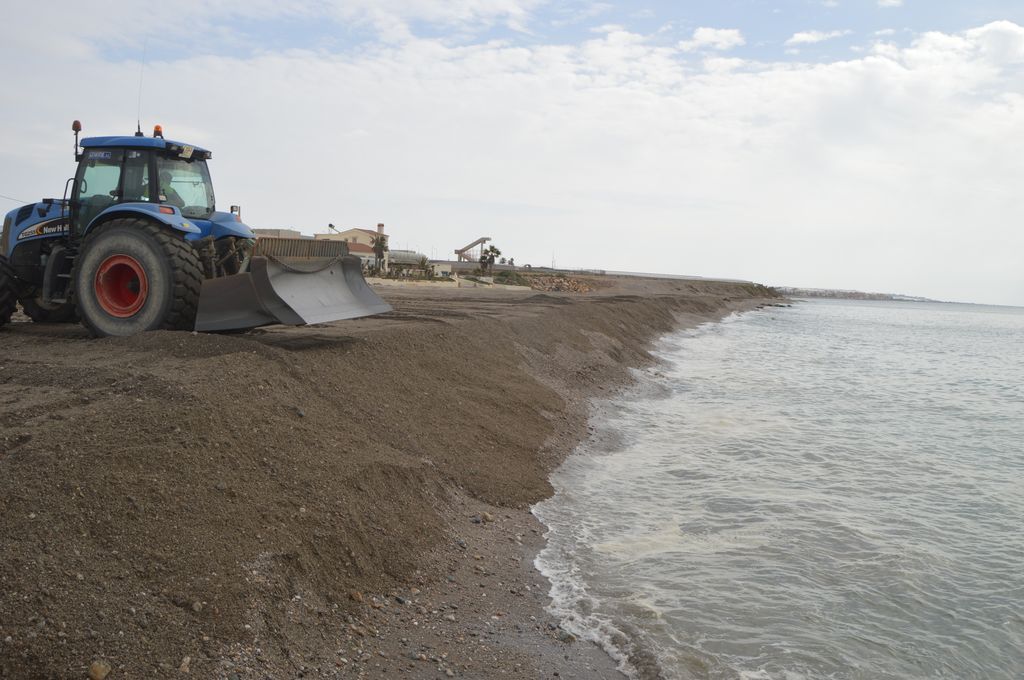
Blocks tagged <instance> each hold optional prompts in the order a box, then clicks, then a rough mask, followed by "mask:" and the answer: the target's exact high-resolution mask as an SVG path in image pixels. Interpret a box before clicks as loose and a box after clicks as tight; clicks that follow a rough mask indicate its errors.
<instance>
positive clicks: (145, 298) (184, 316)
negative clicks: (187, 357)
mask: <svg viewBox="0 0 1024 680" xmlns="http://www.w3.org/2000/svg"><path fill="white" fill-rule="evenodd" d="M202 281H203V275H202V268H201V267H200V265H199V258H198V257H197V256H196V253H195V250H193V248H192V246H190V245H189V244H188V243H186V242H185V241H184V240H183V239H182V238H181V237H180V236H178V235H177V234H175V233H174V232H172V231H171V230H169V229H167V228H165V227H160V226H157V225H156V224H153V223H152V222H149V221H147V220H144V219H135V218H122V219H116V220H111V221H110V222H107V223H106V224H103V225H101V226H99V227H97V228H96V229H95V230H94V231H92V232H90V233H89V235H88V236H87V237H86V239H85V243H83V244H82V249H81V252H80V254H79V256H78V259H77V261H76V264H75V273H74V287H75V288H74V290H75V301H76V303H77V306H78V315H79V316H80V317H81V319H82V323H83V324H84V325H85V327H86V328H88V329H89V332H90V333H92V334H93V335H94V336H96V337H101V336H105V335H135V334H136V333H142V332H144V331H150V330H156V329H167V330H192V329H193V328H194V327H195V319H196V307H197V305H198V304H199V290H200V287H201V286H202Z"/></svg>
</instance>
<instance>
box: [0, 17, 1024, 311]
mask: <svg viewBox="0 0 1024 680" xmlns="http://www.w3.org/2000/svg"><path fill="white" fill-rule="evenodd" d="M0 16H2V19H3V22H2V23H3V25H4V27H5V31H4V40H3V41H2V42H0V73H2V74H3V84H4V87H3V88H0V104H2V111H3V113H0V120H2V125H0V194H2V195H3V196H4V198H0V211H2V212H6V211H7V210H10V209H12V208H15V207H17V205H18V204H17V203H16V202H14V201H12V200H9V199H11V198H13V199H21V200H36V199H38V198H41V197H43V196H50V195H58V196H59V195H60V194H61V192H62V188H63V185H64V179H65V178H66V177H67V176H69V175H70V174H72V173H73V160H72V155H71V154H72V135H71V131H70V126H71V120H72V119H74V118H78V119H80V120H81V121H82V122H83V124H84V126H85V133H86V135H89V134H93V135H105V134H121V133H125V134H127V133H131V132H132V131H134V128H135V121H136V113H137V111H138V109H139V81H140V63H141V62H142V59H143V54H145V61H146V64H145V69H144V73H143V78H142V97H141V116H142V123H143V129H145V130H151V129H152V125H153V124H154V123H160V124H162V125H163V126H164V129H165V131H166V132H167V136H168V137H171V138H175V139H180V140H183V141H187V142H192V143H195V144H199V145H202V146H205V147H208V148H210V149H212V150H213V151H214V158H213V161H212V162H211V170H212V173H213V177H214V182H215V184H216V187H217V196H218V200H219V204H220V205H221V207H222V208H226V207H227V206H228V205H230V204H233V203H238V204H241V205H242V206H243V211H244V217H245V220H246V221H247V222H249V223H250V224H252V225H253V226H257V227H294V228H298V229H300V230H302V231H304V232H306V233H313V232H315V231H323V230H324V227H325V226H326V224H327V223H328V222H333V223H334V224H336V225H338V226H344V227H348V226H372V225H374V224H376V223H377V222H384V223H386V224H387V225H388V231H389V233H390V234H391V235H392V238H393V241H392V246H393V247H409V248H415V249H419V250H421V251H422V252H425V253H426V254H428V255H433V256H436V257H443V256H446V255H447V254H448V253H450V252H451V251H452V250H453V249H454V248H456V247H459V246H461V245H464V244H466V243H468V242H469V241H471V240H473V239H475V238H476V237H478V236H492V237H494V239H495V242H496V244H497V245H498V246H499V247H500V248H502V250H503V251H504V252H505V253H506V254H509V255H513V256H514V257H515V259H516V262H517V263H528V262H529V263H533V264H538V265H540V264H547V265H550V264H551V263H552V260H554V261H555V262H556V263H557V265H558V266H560V267H587V268H605V269H613V270H630V271H650V272H666V273H679V274H696V275H701V276H715V277H730V278H743V279H751V280H756V281H759V282H763V283H768V284H774V285H800V286H813V287H829V288H851V289H860V290H871V291H882V292H897V293H907V294H914V295H924V296H928V297H934V298H941V299H951V300H964V301H975V302H989V303H997V304H1017V305H1024V190H1022V188H1024V3H1021V2H1020V1H1019V0H956V1H954V0H902V1H901V0H690V1H682V0H676V1H670V0H652V1H650V2H645V1H643V0H638V1H636V2H582V1H579V2H573V1H570V2H546V1H544V0H450V1H447V2H444V1H441V0H309V1H307V2H291V3H289V2H287V1H283V2H278V1H277V0H245V1H242V0H225V1H223V2H212V1H210V0H176V1H175V2H173V3H147V4H144V5H140V4H138V3H128V2H116V1H113V0H106V1H104V0H97V1H94V2H90V3H87V5H83V4H82V3H71V2H63V1H57V2H46V3H41V2H40V3H31V4H30V3H8V4H7V6H5V7H4V8H3V9H2V10H0Z"/></svg>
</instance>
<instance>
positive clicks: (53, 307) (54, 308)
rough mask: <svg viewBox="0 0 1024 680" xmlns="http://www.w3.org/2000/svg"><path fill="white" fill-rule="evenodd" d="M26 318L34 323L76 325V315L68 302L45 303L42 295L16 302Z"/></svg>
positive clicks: (73, 306)
mask: <svg viewBox="0 0 1024 680" xmlns="http://www.w3.org/2000/svg"><path fill="white" fill-rule="evenodd" d="M18 302H20V303H21V308H22V309H23V310H24V311H25V314H26V316H28V318H30V319H32V321H34V322H36V323H76V322H77V321H78V313H77V310H76V309H75V305H74V304H73V303H70V302H65V303H54V302H47V301H46V300H44V299H43V296H42V295H35V294H34V295H32V296H31V297H23V298H21V299H19V300H18Z"/></svg>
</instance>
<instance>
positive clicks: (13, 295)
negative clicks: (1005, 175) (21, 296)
mask: <svg viewBox="0 0 1024 680" xmlns="http://www.w3.org/2000/svg"><path fill="white" fill-rule="evenodd" d="M17 307H18V280H17V278H16V277H15V274H14V269H12V268H11V265H10V264H8V262H7V258H6V257H4V256H3V255H0V326H4V325H6V324H8V323H10V322H11V314H13V313H14V310H15V309H17Z"/></svg>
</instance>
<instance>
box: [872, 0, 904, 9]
mask: <svg viewBox="0 0 1024 680" xmlns="http://www.w3.org/2000/svg"><path fill="white" fill-rule="evenodd" d="M878 6H879V7H902V6H903V0H878Z"/></svg>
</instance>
